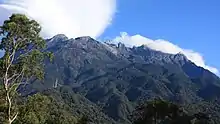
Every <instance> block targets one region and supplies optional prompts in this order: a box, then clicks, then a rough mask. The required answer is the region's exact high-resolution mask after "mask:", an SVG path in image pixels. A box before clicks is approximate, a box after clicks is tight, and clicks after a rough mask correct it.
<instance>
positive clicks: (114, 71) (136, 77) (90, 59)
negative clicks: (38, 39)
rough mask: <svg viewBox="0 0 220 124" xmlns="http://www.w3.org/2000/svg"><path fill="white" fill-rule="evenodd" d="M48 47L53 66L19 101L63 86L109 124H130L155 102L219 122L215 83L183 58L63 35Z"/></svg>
mask: <svg viewBox="0 0 220 124" xmlns="http://www.w3.org/2000/svg"><path fill="white" fill-rule="evenodd" d="M47 45H48V47H47V50H49V51H51V52H53V53H54V56H55V57H54V61H53V63H47V62H45V65H46V75H45V80H44V81H43V82H41V83H39V82H37V81H35V82H32V84H31V85H29V86H27V87H26V89H25V90H23V91H22V92H23V94H24V95H25V94H31V93H36V92H43V91H45V90H47V89H52V88H60V87H64V86H65V87H68V88H70V89H71V90H72V91H73V92H74V93H75V94H78V95H79V96H80V97H79V98H80V99H81V98H83V99H86V100H85V102H86V103H87V105H88V104H91V105H92V106H96V107H98V108H100V109H101V111H102V112H103V113H105V114H106V116H103V117H104V118H110V120H111V119H112V121H111V122H110V121H109V123H114V122H118V123H119V122H121V123H130V121H129V119H128V116H129V115H130V114H131V112H132V111H133V110H134V107H135V106H136V105H137V104H138V103H140V102H142V101H145V100H150V99H154V98H162V99H165V100H169V101H173V102H176V103H178V104H181V105H183V106H184V107H185V108H186V109H187V110H188V111H189V112H192V113H193V112H198V111H206V112H207V113H210V114H211V115H212V116H213V117H215V118H220V112H219V111H220V106H219V102H220V79H219V78H218V77H217V76H216V75H215V74H213V73H211V72H210V71H208V70H205V69H204V68H202V67H198V66H196V65H195V64H194V63H192V62H191V61H189V60H188V59H187V58H186V57H185V56H184V55H182V54H176V55H173V54H166V53H162V52H159V51H155V50H152V49H150V48H148V47H146V46H144V45H143V46H139V47H133V48H128V47H126V46H125V45H124V44H121V43H119V44H117V45H115V44H110V43H104V42H99V41H96V40H94V39H92V38H90V37H79V38H76V39H68V38H67V37H66V36H64V35H57V36H54V37H53V38H51V39H48V40H47Z"/></svg>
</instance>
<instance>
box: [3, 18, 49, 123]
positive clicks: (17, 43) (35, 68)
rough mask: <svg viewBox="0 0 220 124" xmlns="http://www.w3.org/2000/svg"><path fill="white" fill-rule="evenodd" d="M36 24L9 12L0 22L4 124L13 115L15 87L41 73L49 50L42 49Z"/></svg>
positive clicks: (13, 116)
mask: <svg viewBox="0 0 220 124" xmlns="http://www.w3.org/2000/svg"><path fill="white" fill-rule="evenodd" d="M40 31H41V27H40V25H39V24H38V23H37V22H36V21H34V20H30V19H28V18H27V17H26V16H25V15H22V14H13V15H12V16H11V17H10V18H9V20H6V21H4V23H3V25H2V26H0V37H1V42H0V50H2V51H4V56H3V57H2V58H0V70H1V72H0V84H1V85H2V86H3V88H1V92H3V93H2V95H3V96H4V97H5V99H4V102H3V103H4V106H5V107H6V112H5V116H6V117H7V119H6V121H7V123H8V124H11V123H12V122H14V121H15V119H16V118H17V116H18V114H19V112H18V109H17V107H16V99H15V97H16V94H17V92H16V91H17V89H18V87H19V86H20V85H21V84H25V83H28V81H29V80H30V79H36V78H37V79H42V78H43V77H44V71H43V62H44V59H45V57H49V58H51V57H52V54H51V53H48V52H43V49H44V48H45V44H46V42H45V40H44V39H43V38H42V37H40V35H39V33H40Z"/></svg>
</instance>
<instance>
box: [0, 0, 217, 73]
mask: <svg viewBox="0 0 220 124" xmlns="http://www.w3.org/2000/svg"><path fill="white" fill-rule="evenodd" d="M86 3H87V4H86ZM219 6H220V1H219V0H117V1H116V0H4V1H3V0H0V15H1V16H0V23H1V22H2V21H3V20H4V19H5V18H6V17H7V16H9V15H10V13H13V12H20V13H24V14H27V15H28V16H29V17H31V18H34V19H35V20H37V21H38V22H40V24H41V25H42V26H43V31H42V36H44V37H51V36H53V35H55V34H58V33H63V34H66V35H67V36H68V37H78V36H85V35H89V36H91V37H94V38H98V39H111V40H112V41H113V42H123V43H125V44H126V45H127V46H131V47H132V46H138V45H142V44H145V45H146V46H148V47H150V48H152V49H155V50H158V51H162V52H165V53H171V54H176V53H178V52H181V53H183V54H184V55H186V56H187V58H188V59H190V60H191V61H193V62H194V63H195V64H197V65H198V66H201V67H204V68H206V69H208V70H210V71H212V72H214V73H215V74H218V75H219V71H218V70H220V62H219V61H220V55H219V53H220V49H219V48H220V41H219V37H218V36H219V35H218V34H220V8H219Z"/></svg>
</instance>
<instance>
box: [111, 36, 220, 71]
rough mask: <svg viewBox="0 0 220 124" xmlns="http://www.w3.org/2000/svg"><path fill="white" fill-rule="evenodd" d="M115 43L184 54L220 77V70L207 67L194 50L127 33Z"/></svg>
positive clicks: (116, 39)
mask: <svg viewBox="0 0 220 124" xmlns="http://www.w3.org/2000/svg"><path fill="white" fill-rule="evenodd" d="M113 42H114V43H119V42H122V43H124V44H125V45H127V46H129V47H132V46H140V45H146V46H148V47H149V48H151V49H154V50H157V51H161V52H164V53H170V54H177V53H180V52H181V53H183V54H184V55H185V56H186V57H187V58H188V59H189V60H191V61H192V62H194V63H195V64H196V65H197V66H200V67H203V68H205V69H208V70H210V71H211V72H213V73H215V74H217V75H219V70H218V69H216V68H214V67H211V66H208V65H206V63H205V60H204V58H203V56H202V55H201V54H200V53H198V52H195V51H193V50H189V49H183V48H180V47H179V46H178V45H175V44H173V43H171V42H169V41H165V40H161V39H159V40H151V39H149V38H146V37H143V36H141V35H133V36H129V35H128V34H127V33H126V32H122V33H121V36H119V37H116V38H115V39H114V40H113Z"/></svg>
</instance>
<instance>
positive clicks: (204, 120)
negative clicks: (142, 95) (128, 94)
mask: <svg viewBox="0 0 220 124" xmlns="http://www.w3.org/2000/svg"><path fill="white" fill-rule="evenodd" d="M133 123H134V124H146V123H147V124H210V123H211V122H210V118H209V117H208V116H207V115H206V114H204V113H198V114H194V115H188V114H187V113H186V112H185V111H184V109H183V108H181V107H180V106H178V105H176V104H173V103H169V102H166V101H163V100H154V101H150V102H147V103H146V104H144V105H140V106H139V107H138V108H137V109H136V110H135V111H134V113H133Z"/></svg>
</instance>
